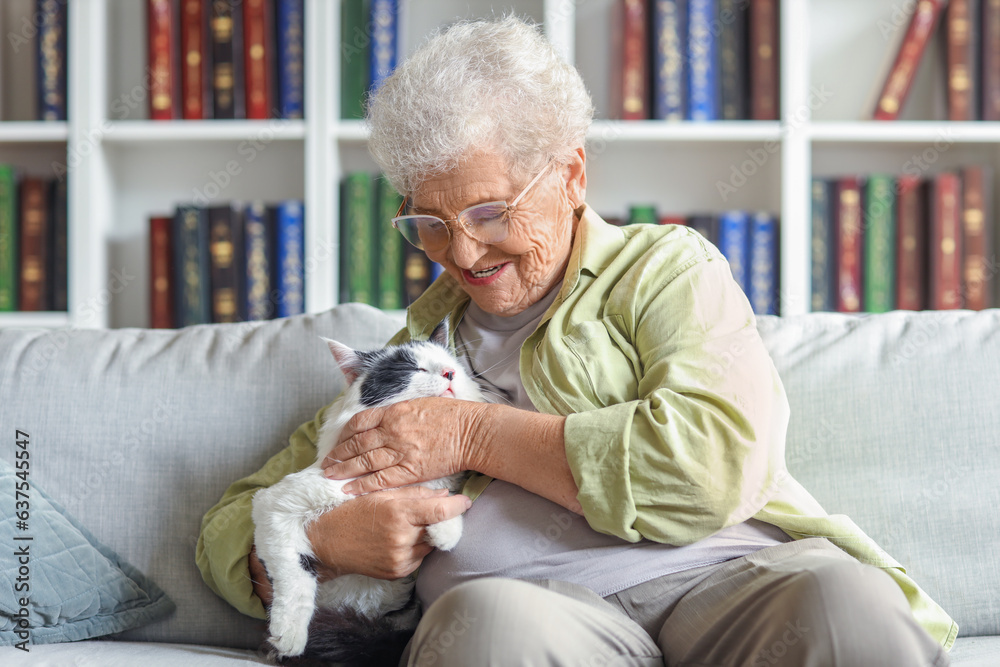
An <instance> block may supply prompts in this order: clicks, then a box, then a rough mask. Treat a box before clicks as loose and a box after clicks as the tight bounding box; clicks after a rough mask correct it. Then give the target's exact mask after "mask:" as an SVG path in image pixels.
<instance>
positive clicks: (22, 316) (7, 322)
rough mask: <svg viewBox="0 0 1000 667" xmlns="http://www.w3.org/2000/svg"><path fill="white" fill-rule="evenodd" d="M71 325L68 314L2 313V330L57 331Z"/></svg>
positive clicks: (0, 327) (0, 314) (0, 316)
mask: <svg viewBox="0 0 1000 667" xmlns="http://www.w3.org/2000/svg"><path fill="white" fill-rule="evenodd" d="M69 324H70V318H69V314H68V313H58V312H38V313H0V329H7V328H18V329H55V328H57V327H65V326H69Z"/></svg>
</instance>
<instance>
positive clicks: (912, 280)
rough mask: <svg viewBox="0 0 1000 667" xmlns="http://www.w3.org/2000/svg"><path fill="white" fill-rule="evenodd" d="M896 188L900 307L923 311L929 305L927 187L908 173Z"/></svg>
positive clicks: (898, 306) (918, 178)
mask: <svg viewBox="0 0 1000 667" xmlns="http://www.w3.org/2000/svg"><path fill="white" fill-rule="evenodd" d="M896 189H897V193H896V308H898V309H900V310H921V309H922V308H924V307H925V305H926V303H927V289H926V271H927V261H926V256H927V222H926V193H925V192H924V190H925V188H924V185H923V181H922V179H921V178H920V177H919V176H917V175H914V174H906V175H904V176H900V177H899V180H898V182H897V185H896Z"/></svg>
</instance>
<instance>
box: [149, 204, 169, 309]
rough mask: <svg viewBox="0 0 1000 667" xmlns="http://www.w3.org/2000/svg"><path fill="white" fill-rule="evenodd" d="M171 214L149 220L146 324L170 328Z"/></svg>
mask: <svg viewBox="0 0 1000 667" xmlns="http://www.w3.org/2000/svg"><path fill="white" fill-rule="evenodd" d="M172 222H173V218H172V217H161V216H155V217H152V218H150V219H149V326H150V327H152V328H153V329H173V328H174V309H173V305H172V304H173V302H174V300H173V284H172V281H171V280H170V274H171V267H170V252H171V249H170V246H171V244H170V226H171V224H172Z"/></svg>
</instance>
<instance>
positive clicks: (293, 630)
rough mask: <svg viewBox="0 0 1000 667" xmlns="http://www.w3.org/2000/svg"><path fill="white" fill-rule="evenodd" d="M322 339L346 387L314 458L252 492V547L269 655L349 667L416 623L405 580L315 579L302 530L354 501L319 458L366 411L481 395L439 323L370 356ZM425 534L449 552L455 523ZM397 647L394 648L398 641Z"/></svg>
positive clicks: (451, 482)
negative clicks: (268, 597) (261, 580)
mask: <svg viewBox="0 0 1000 667" xmlns="http://www.w3.org/2000/svg"><path fill="white" fill-rule="evenodd" d="M324 340H326V342H327V344H328V345H329V347H330V351H331V352H332V353H333V356H334V358H336V360H337V363H338V364H339V366H340V369H341V370H342V371H343V373H344V376H345V377H346V379H347V383H348V388H347V391H345V392H344V394H343V395H342V396H341V397H340V398H339V399H337V400H336V401H335V402H334V403H333V404H331V405H330V407H329V408H327V410H326V412H325V413H324V415H323V425H322V427H321V428H320V431H319V436H318V442H317V445H316V448H317V452H316V461H315V462H314V463H313V464H312V465H311V466H309V467H308V468H306V469H305V470H302V471H301V472H297V473H294V474H292V475H289V476H287V477H285V478H284V479H283V480H281V481H280V482H278V483H277V484H275V485H274V486H272V487H270V488H266V489H261V490H260V491H258V492H257V493H256V494H255V495H254V498H253V521H254V525H255V526H256V529H255V532H254V543H255V545H256V549H257V556H258V558H260V560H261V561H262V562H263V564H264V568H265V569H266V570H267V574H268V578H269V579H270V580H271V583H272V586H273V588H274V598H273V601H272V603H271V607H270V610H269V614H268V630H269V637H268V644H269V645H270V646H269V651H270V653H271V655H272V657H275V658H278V659H281V660H283V659H285V658H290V657H295V656H307V657H315V658H319V659H322V660H330V661H346V662H355V661H357V660H358V658H362V659H364V658H365V657H366V656H364V655H359V654H358V653H362V654H364V653H365V652H366V651H367V648H368V647H369V646H373V647H374V649H376V650H377V649H383V650H384V649H387V648H389V645H390V644H392V642H393V641H394V640H395V641H396V642H397V643H398V642H399V641H402V642H404V643H405V638H406V637H408V635H409V633H410V632H412V630H413V628H415V627H416V623H417V620H418V612H417V609H416V607H415V605H414V604H411V599H412V597H413V586H414V578H413V576H410V577H406V578H403V579H397V580H392V581H386V580H382V579H374V578H371V577H366V576H363V575H359V574H347V575H343V576H340V577H337V578H335V579H332V580H330V581H327V582H324V583H322V584H320V583H318V582H317V578H316V573H315V565H316V560H315V558H314V554H313V551H312V548H311V546H310V543H309V540H308V538H307V536H306V526H307V525H308V524H309V522H310V521H312V520H314V519H316V518H318V517H319V516H320V515H322V514H323V513H324V512H326V511H327V510H329V509H332V508H334V507H337V506H338V505H341V504H343V503H345V502H347V501H349V500H351V499H352V498H355V497H356V496H353V495H349V494H346V493H344V492H343V491H342V490H341V489H342V487H343V486H344V485H345V484H347V482H349V481H350V480H347V479H345V480H330V479H326V478H325V477H324V476H323V470H322V468H321V465H322V462H323V459H325V458H326V456H327V454H329V453H330V451H331V450H332V449H333V447H334V446H335V445H336V444H337V440H338V437H339V435H340V432H341V430H342V429H343V428H344V426H345V425H346V424H347V422H348V420H350V418H351V417H353V416H354V415H355V414H357V413H358V412H361V411H362V410H365V409H367V408H372V407H376V406H382V405H389V404H391V403H397V402H399V401H405V400H408V399H412V398H420V397H425V396H450V397H453V398H458V399H463V400H467V401H485V400H486V399H485V397H484V395H483V394H482V392H481V391H480V389H479V386H478V385H477V384H476V382H475V380H473V379H472V377H471V374H470V372H469V371H468V369H467V367H466V366H465V365H464V363H463V362H461V361H459V360H457V359H456V358H455V357H454V356H452V355H451V353H449V351H448V347H447V344H448V342H447V341H448V325H447V321H445V322H442V323H441V324H439V325H438V326H437V328H435V329H434V332H433V333H432V334H431V338H430V340H429V341H426V342H410V343H405V344H403V345H399V346H394V347H386V348H384V349H381V350H374V351H371V352H361V351H355V350H353V349H351V348H349V347H347V346H346V345H342V344H341V343H338V342H336V341H333V340H329V339H324ZM466 475H467V473H459V474H457V475H451V476H450V477H445V478H442V479H437V480H433V481H431V482H426V483H424V484H423V486H427V487H430V488H434V489H441V488H447V489H449V490H450V491H452V492H453V493H454V492H457V491H458V490H459V489H460V488H461V485H462V483H463V481H464V480H465V477H466ZM426 530H427V535H426V540H427V542H428V543H429V544H431V545H432V546H434V547H437V548H438V549H444V550H451V549H453V548H454V547H455V545H456V544H458V540H459V538H460V537H461V536H462V517H461V516H457V517H455V518H453V519H448V520H446V521H442V522H441V523H437V524H434V525H431V526H427V529H426ZM310 621H312V623H310ZM397 648H398V649H399V650H400V651H401V650H402V644H400V645H399V646H398V647H397ZM394 650H395V648H392V649H390V650H389V652H390V653H391V652H392V651H394ZM367 658H368V659H369V660H370V659H372V658H373V656H371V655H368V656H367Z"/></svg>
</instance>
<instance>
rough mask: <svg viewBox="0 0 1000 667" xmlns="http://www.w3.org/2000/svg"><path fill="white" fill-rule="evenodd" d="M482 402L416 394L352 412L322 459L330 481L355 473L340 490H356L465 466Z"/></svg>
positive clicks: (478, 426)
mask: <svg viewBox="0 0 1000 667" xmlns="http://www.w3.org/2000/svg"><path fill="white" fill-rule="evenodd" d="M488 407H489V406H488V405H487V404H485V403H473V402H470V401H460V400H455V399H453V398H416V399H413V400H410V401H403V402H400V403H394V404H392V405H389V406H386V407H382V408H371V409H369V410H365V411H363V412H359V413H358V414H356V415H354V417H352V418H351V420H350V421H349V422H347V425H346V426H345V427H344V430H343V431H342V432H341V434H340V441H339V443H338V444H337V446H336V447H334V448H333V450H332V451H331V452H330V455H329V456H327V457H326V460H324V461H323V467H324V474H325V475H326V476H327V477H328V478H330V479H348V478H350V477H358V478H359V479H356V480H354V481H352V482H350V483H349V484H347V485H345V486H344V492H345V493H353V494H362V493H370V492H372V491H376V490H379V489H388V488H394V487H400V486H406V485H408V484H416V483H418V482H426V481H428V480H432V479H438V478H440V477H445V476H447V475H451V474H454V473H457V472H461V471H463V470H469V469H473V468H472V467H471V461H472V457H471V456H470V449H471V448H472V447H475V445H476V441H477V440H479V439H481V438H478V437H477V433H478V432H481V431H482V423H483V421H484V420H485V415H486V411H487V409H488Z"/></svg>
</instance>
